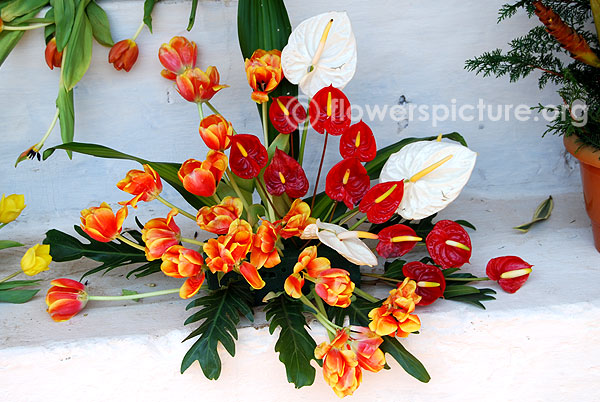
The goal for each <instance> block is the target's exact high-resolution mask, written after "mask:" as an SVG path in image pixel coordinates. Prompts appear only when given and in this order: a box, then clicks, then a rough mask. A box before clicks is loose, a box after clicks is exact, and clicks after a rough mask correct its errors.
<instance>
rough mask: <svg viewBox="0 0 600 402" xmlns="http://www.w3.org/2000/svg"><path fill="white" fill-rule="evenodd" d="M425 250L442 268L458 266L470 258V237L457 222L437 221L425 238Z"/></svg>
mask: <svg viewBox="0 0 600 402" xmlns="http://www.w3.org/2000/svg"><path fill="white" fill-rule="evenodd" d="M425 242H426V243H427V251H429V255H431V258H433V261H435V263H436V264H438V265H440V266H441V267H442V268H443V269H447V268H460V267H462V266H463V265H464V264H465V263H467V262H469V259H470V258H471V238H470V237H469V234H468V233H467V232H466V230H465V229H463V227H462V226H460V225H459V224H458V223H456V222H454V221H450V220H443V221H439V222H438V223H436V224H435V226H434V227H433V230H432V231H431V232H429V234H428V235H427V239H426V240H425Z"/></svg>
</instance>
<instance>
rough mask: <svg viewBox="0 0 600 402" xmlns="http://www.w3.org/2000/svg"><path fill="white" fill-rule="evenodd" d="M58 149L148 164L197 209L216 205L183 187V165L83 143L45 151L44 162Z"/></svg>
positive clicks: (211, 200)
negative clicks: (178, 174) (180, 176)
mask: <svg viewBox="0 0 600 402" xmlns="http://www.w3.org/2000/svg"><path fill="white" fill-rule="evenodd" d="M57 149H65V150H70V151H73V152H77V153H80V154H85V155H92V156H96V157H98V158H108V159H127V160H131V161H136V162H138V163H141V164H148V165H150V166H151V167H152V168H153V169H154V170H156V172H157V173H158V174H159V175H160V177H161V179H163V180H164V181H166V182H167V183H169V184H170V185H171V186H172V187H173V188H174V189H175V190H177V192H179V194H181V195H182V196H183V198H185V200H186V201H187V202H189V204H190V205H191V206H192V207H194V208H195V209H200V208H202V207H204V206H211V205H214V204H215V201H214V200H213V199H212V198H207V197H199V196H196V195H194V194H192V193H189V192H188V191H187V190H186V189H185V188H184V187H183V184H182V183H181V181H180V180H179V177H178V176H177V172H178V171H179V168H180V167H181V164H178V163H171V162H152V161H149V160H146V159H142V158H138V157H137V156H133V155H128V154H125V153H123V152H119V151H116V150H114V149H112V148H108V147H105V146H104V145H97V144H86V143H83V142H70V143H67V144H63V145H57V146H55V147H52V148H48V149H46V150H45V151H44V160H46V159H47V158H49V157H50V155H52V154H53V153H54V151H55V150H57ZM219 187H221V186H219Z"/></svg>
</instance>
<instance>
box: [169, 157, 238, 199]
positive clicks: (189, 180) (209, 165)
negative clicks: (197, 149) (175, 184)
mask: <svg viewBox="0 0 600 402" xmlns="http://www.w3.org/2000/svg"><path fill="white" fill-rule="evenodd" d="M225 169H227V155H225V154H224V153H222V152H219V151H213V150H211V151H209V152H208V154H207V155H206V160H205V161H204V162H200V161H197V160H195V159H188V160H187V161H185V162H183V164H182V165H181V168H179V172H177V175H178V176H179V180H181V182H182V183H183V187H184V188H185V189H186V190H187V191H189V192H190V193H192V194H195V195H199V196H202V197H210V196H211V195H213V194H214V193H215V192H216V191H217V185H218V184H219V182H220V181H221V177H223V172H225Z"/></svg>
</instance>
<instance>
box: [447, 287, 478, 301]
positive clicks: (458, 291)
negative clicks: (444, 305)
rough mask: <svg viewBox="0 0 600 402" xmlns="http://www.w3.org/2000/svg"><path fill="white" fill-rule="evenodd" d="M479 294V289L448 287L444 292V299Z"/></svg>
mask: <svg viewBox="0 0 600 402" xmlns="http://www.w3.org/2000/svg"><path fill="white" fill-rule="evenodd" d="M475 293H479V289H477V288H475V287H473V286H468V285H448V286H446V290H445V291H444V298H445V299H451V298H453V297H457V296H464V295H469V294H475Z"/></svg>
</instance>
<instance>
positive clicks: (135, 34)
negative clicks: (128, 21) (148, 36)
mask: <svg viewBox="0 0 600 402" xmlns="http://www.w3.org/2000/svg"><path fill="white" fill-rule="evenodd" d="M144 25H146V24H145V23H144V22H143V21H142V23H141V24H140V26H139V28H138V29H137V31H135V33H134V34H133V36H132V37H131V40H132V41H135V40H136V39H137V37H138V36H139V35H140V33H141V32H142V29H144Z"/></svg>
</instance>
